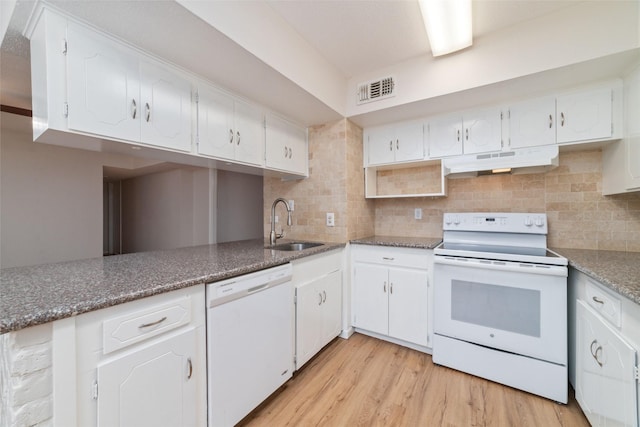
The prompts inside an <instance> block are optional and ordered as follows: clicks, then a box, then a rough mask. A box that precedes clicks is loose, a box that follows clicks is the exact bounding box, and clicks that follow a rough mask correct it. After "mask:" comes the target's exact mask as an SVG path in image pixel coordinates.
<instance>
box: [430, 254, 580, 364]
mask: <svg viewBox="0 0 640 427" xmlns="http://www.w3.org/2000/svg"><path fill="white" fill-rule="evenodd" d="M434 283H435V289H434V332H435V333H436V334H439V335H444V336H447V337H450V338H455V339H460V340H463V341H468V342H472V343H475V344H480V345H483V346H487V347H491V348H496V349H501V350H504V351H507V352H513V353H516V354H521V355H525V356H529V357H533V358H536V359H541V360H545V361H549V362H553V363H558V364H562V365H565V364H566V362H567V268H566V267H564V266H547V265H537V264H524V263H518V262H506V261H490V260H484V259H473V258H458V257H450V256H435V257H434Z"/></svg>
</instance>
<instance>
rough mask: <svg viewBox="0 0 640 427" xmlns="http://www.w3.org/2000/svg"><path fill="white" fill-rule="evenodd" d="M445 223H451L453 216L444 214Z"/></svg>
mask: <svg viewBox="0 0 640 427" xmlns="http://www.w3.org/2000/svg"><path fill="white" fill-rule="evenodd" d="M444 223H445V224H447V225H451V217H450V216H449V215H445V216H444Z"/></svg>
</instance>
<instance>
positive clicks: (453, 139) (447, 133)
mask: <svg viewBox="0 0 640 427" xmlns="http://www.w3.org/2000/svg"><path fill="white" fill-rule="evenodd" d="M428 128H429V135H428V140H429V158H432V159H437V158H440V157H447V156H456V155H459V154H462V119H461V118H460V117H459V116H450V117H442V118H439V119H435V120H433V121H431V122H429V127H428Z"/></svg>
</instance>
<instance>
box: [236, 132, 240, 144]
mask: <svg viewBox="0 0 640 427" xmlns="http://www.w3.org/2000/svg"><path fill="white" fill-rule="evenodd" d="M236 142H237V143H238V145H240V131H238V132H236Z"/></svg>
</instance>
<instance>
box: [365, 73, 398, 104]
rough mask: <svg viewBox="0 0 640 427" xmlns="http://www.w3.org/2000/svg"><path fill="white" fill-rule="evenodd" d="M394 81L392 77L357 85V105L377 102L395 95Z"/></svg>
mask: <svg viewBox="0 0 640 427" xmlns="http://www.w3.org/2000/svg"><path fill="white" fill-rule="evenodd" d="M395 86H396V84H395V81H394V80H393V77H385V78H384V79H379V80H373V81H370V82H367V83H360V84H359V85H358V102H357V103H358V104H364V103H365V102H371V101H377V100H379V99H385V98H389V97H391V96H394V95H395Z"/></svg>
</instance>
